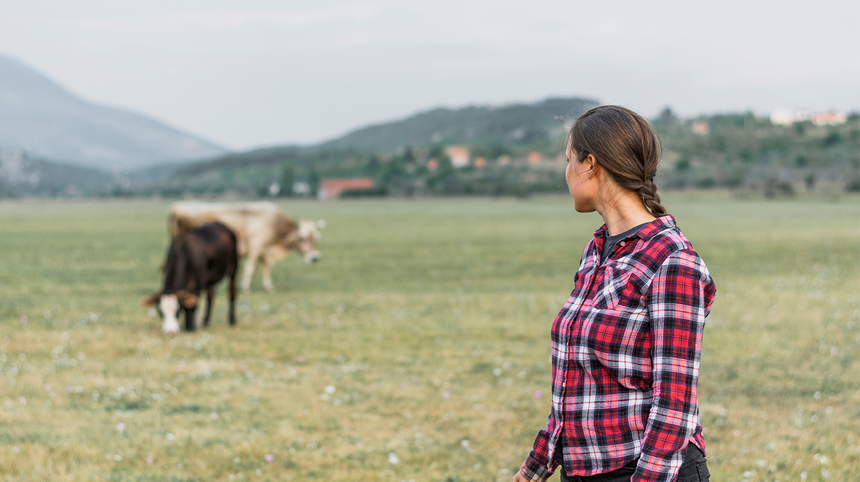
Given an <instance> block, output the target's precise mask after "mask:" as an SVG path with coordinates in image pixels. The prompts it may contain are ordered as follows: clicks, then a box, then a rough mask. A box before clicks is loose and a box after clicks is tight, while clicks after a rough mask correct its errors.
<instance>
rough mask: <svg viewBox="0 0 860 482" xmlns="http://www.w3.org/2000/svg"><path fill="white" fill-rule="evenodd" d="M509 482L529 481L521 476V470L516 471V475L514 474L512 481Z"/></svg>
mask: <svg viewBox="0 0 860 482" xmlns="http://www.w3.org/2000/svg"><path fill="white" fill-rule="evenodd" d="M511 482H529V479H527V478H525V476H523V472H522V471H521V470H517V473H516V474H514V479H513V480H512V481H511Z"/></svg>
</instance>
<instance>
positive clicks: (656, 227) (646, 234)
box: [594, 214, 676, 246]
mask: <svg viewBox="0 0 860 482" xmlns="http://www.w3.org/2000/svg"><path fill="white" fill-rule="evenodd" d="M675 227H676V224H675V218H674V217H673V216H672V215H671V214H667V215H665V216H662V217H659V218H657V219H655V220H653V221H651V222H650V223H648V224H646V225H645V226H642V229H640V230H639V231H636V233H634V234H633V235H631V236H630V237H640V238H642V239H646V240H647V239H651V238H652V237H653V236H654V235H655V234H657V233H660V232H662V231H664V230H666V229H669V228H675ZM608 230H609V227H608V226H606V224H604V225H603V226H601V227H600V228H599V229H598V230H597V231H595V232H594V238H595V240H596V241H597V242H598V243H599V244H600V245H601V246H602V243H603V238H604V236H605V235H606V231H608Z"/></svg>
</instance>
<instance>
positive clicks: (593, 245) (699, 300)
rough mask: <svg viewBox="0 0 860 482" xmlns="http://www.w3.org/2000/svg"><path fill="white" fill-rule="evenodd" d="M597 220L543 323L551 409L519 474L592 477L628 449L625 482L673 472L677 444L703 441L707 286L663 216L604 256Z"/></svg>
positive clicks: (616, 463) (680, 453)
mask: <svg viewBox="0 0 860 482" xmlns="http://www.w3.org/2000/svg"><path fill="white" fill-rule="evenodd" d="M606 229H607V228H606V226H605V225H604V226H603V227H601V228H600V229H598V230H597V231H595V233H594V239H593V240H592V241H591V242H589V243H588V245H587V246H586V247H585V251H584V253H583V256H582V261H581V262H580V266H579V271H578V272H577V273H576V278H575V287H574V289H573V292H571V294H570V298H569V299H568V300H567V303H565V305H564V308H562V310H561V311H560V312H559V314H558V316H556V318H555V321H554V322H553V326H552V365H553V366H552V412H551V413H550V416H549V420H548V421H547V424H546V428H545V429H544V430H541V431H540V432H539V433H538V436H537V439H536V440H535V443H534V449H533V450H532V452H531V454H530V455H529V458H528V459H527V460H526V461H525V463H524V464H523V466H522V468H521V471H522V473H523V475H524V476H525V477H526V478H527V479H530V480H533V481H541V480H544V479H546V478H547V477H549V476H550V475H552V473H553V471H555V469H556V466H557V462H555V461H554V460H553V459H554V457H553V456H554V451H555V450H562V448H563V454H564V470H565V473H567V474H568V475H574V474H575V475H583V476H587V475H595V474H600V473H604V472H609V471H611V470H615V469H618V468H621V467H622V466H624V465H626V464H628V463H630V462H632V461H634V460H635V459H636V458H637V457H639V462H638V466H637V468H636V473H635V474H634V475H633V478H632V480H633V481H666V482H669V481H672V480H674V479H675V478H676V476H677V474H678V469H679V468H680V466H681V462H682V461H683V459H684V454H685V452H686V448H687V443H688V442H691V441H692V443H694V444H696V446H697V447H699V448H700V449H702V451H703V452H704V449H705V440H704V438H703V437H702V427H701V425H700V424H699V409H698V399H697V393H696V385H697V382H698V377H699V357H700V354H701V349H702V331H703V329H704V327H705V317H706V316H707V315H708V313H709V311H710V307H711V305H712V303H713V301H714V294H715V292H716V287H715V286H714V282H713V280H712V279H711V276H710V274H709V273H708V268H707V267H706V266H705V264H704V262H702V259H701V258H699V256H698V255H697V254H696V252H695V251H694V250H693V247H692V246H691V245H690V242H689V241H688V240H687V238H685V237H684V235H683V234H682V233H681V231H679V230H678V228H677V226H676V225H675V219H674V218H673V217H672V216H664V217H661V218H659V219H656V220H654V221H652V222H650V223H648V224H646V225H645V226H643V227H642V228H641V229H640V230H639V231H638V232H637V233H635V234H633V235H631V236H629V237H628V238H627V239H625V240H623V241H621V242H619V243H618V244H616V245H615V247H614V248H613V251H612V253H610V254H609V255H608V257H607V259H606V260H605V262H604V263H603V264H601V262H600V253H601V251H602V249H603V242H604V233H605V231H606Z"/></svg>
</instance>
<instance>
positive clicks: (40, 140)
mask: <svg viewBox="0 0 860 482" xmlns="http://www.w3.org/2000/svg"><path fill="white" fill-rule="evenodd" d="M0 147H2V148H12V149H21V150H24V151H27V152H30V153H32V154H34V155H36V156H38V157H44V158H48V159H54V160H58V161H63V162H68V163H71V164H75V165H80V166H87V167H92V168H99V169H103V170H108V171H128V170H131V169H139V168H144V167H147V166H151V165H154V164H158V163H166V162H171V163H172V162H176V161H188V160H195V159H203V158H207V157H214V156H219V155H223V154H225V153H227V150H226V149H224V148H222V147H220V146H217V145H215V144H213V143H211V142H208V141H206V140H203V139H200V138H199V137H195V136H193V135H191V134H188V133H185V132H182V131H180V130H178V129H175V128H173V127H170V126H168V125H165V124H163V123H161V122H159V121H157V120H154V119H151V118H149V117H146V116H143V115H140V114H136V113H134V112H130V111H126V110H121V109H116V108H112V107H106V106H100V105H95V104H92V103H89V102H87V101H85V100H82V99H80V98H78V97H76V96H75V95H74V94H72V93H70V92H69V91H67V90H65V89H63V88H62V87H61V86H59V85H58V84H56V83H54V82H53V81H51V80H50V79H48V78H47V77H45V76H43V75H41V74H40V73H38V72H36V71H34V70H32V69H30V68H29V67H27V66H26V65H24V64H22V63H20V62H17V61H15V60H12V59H10V58H7V57H2V56H0Z"/></svg>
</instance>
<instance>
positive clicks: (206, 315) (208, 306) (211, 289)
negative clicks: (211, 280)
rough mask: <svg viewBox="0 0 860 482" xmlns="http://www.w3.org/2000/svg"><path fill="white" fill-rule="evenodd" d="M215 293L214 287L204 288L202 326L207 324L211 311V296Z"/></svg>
mask: <svg viewBox="0 0 860 482" xmlns="http://www.w3.org/2000/svg"><path fill="white" fill-rule="evenodd" d="M214 295H215V288H214V287H212V286H210V287H209V289H208V290H206V312H205V313H203V326H209V314H210V313H212V298H213V296H214Z"/></svg>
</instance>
